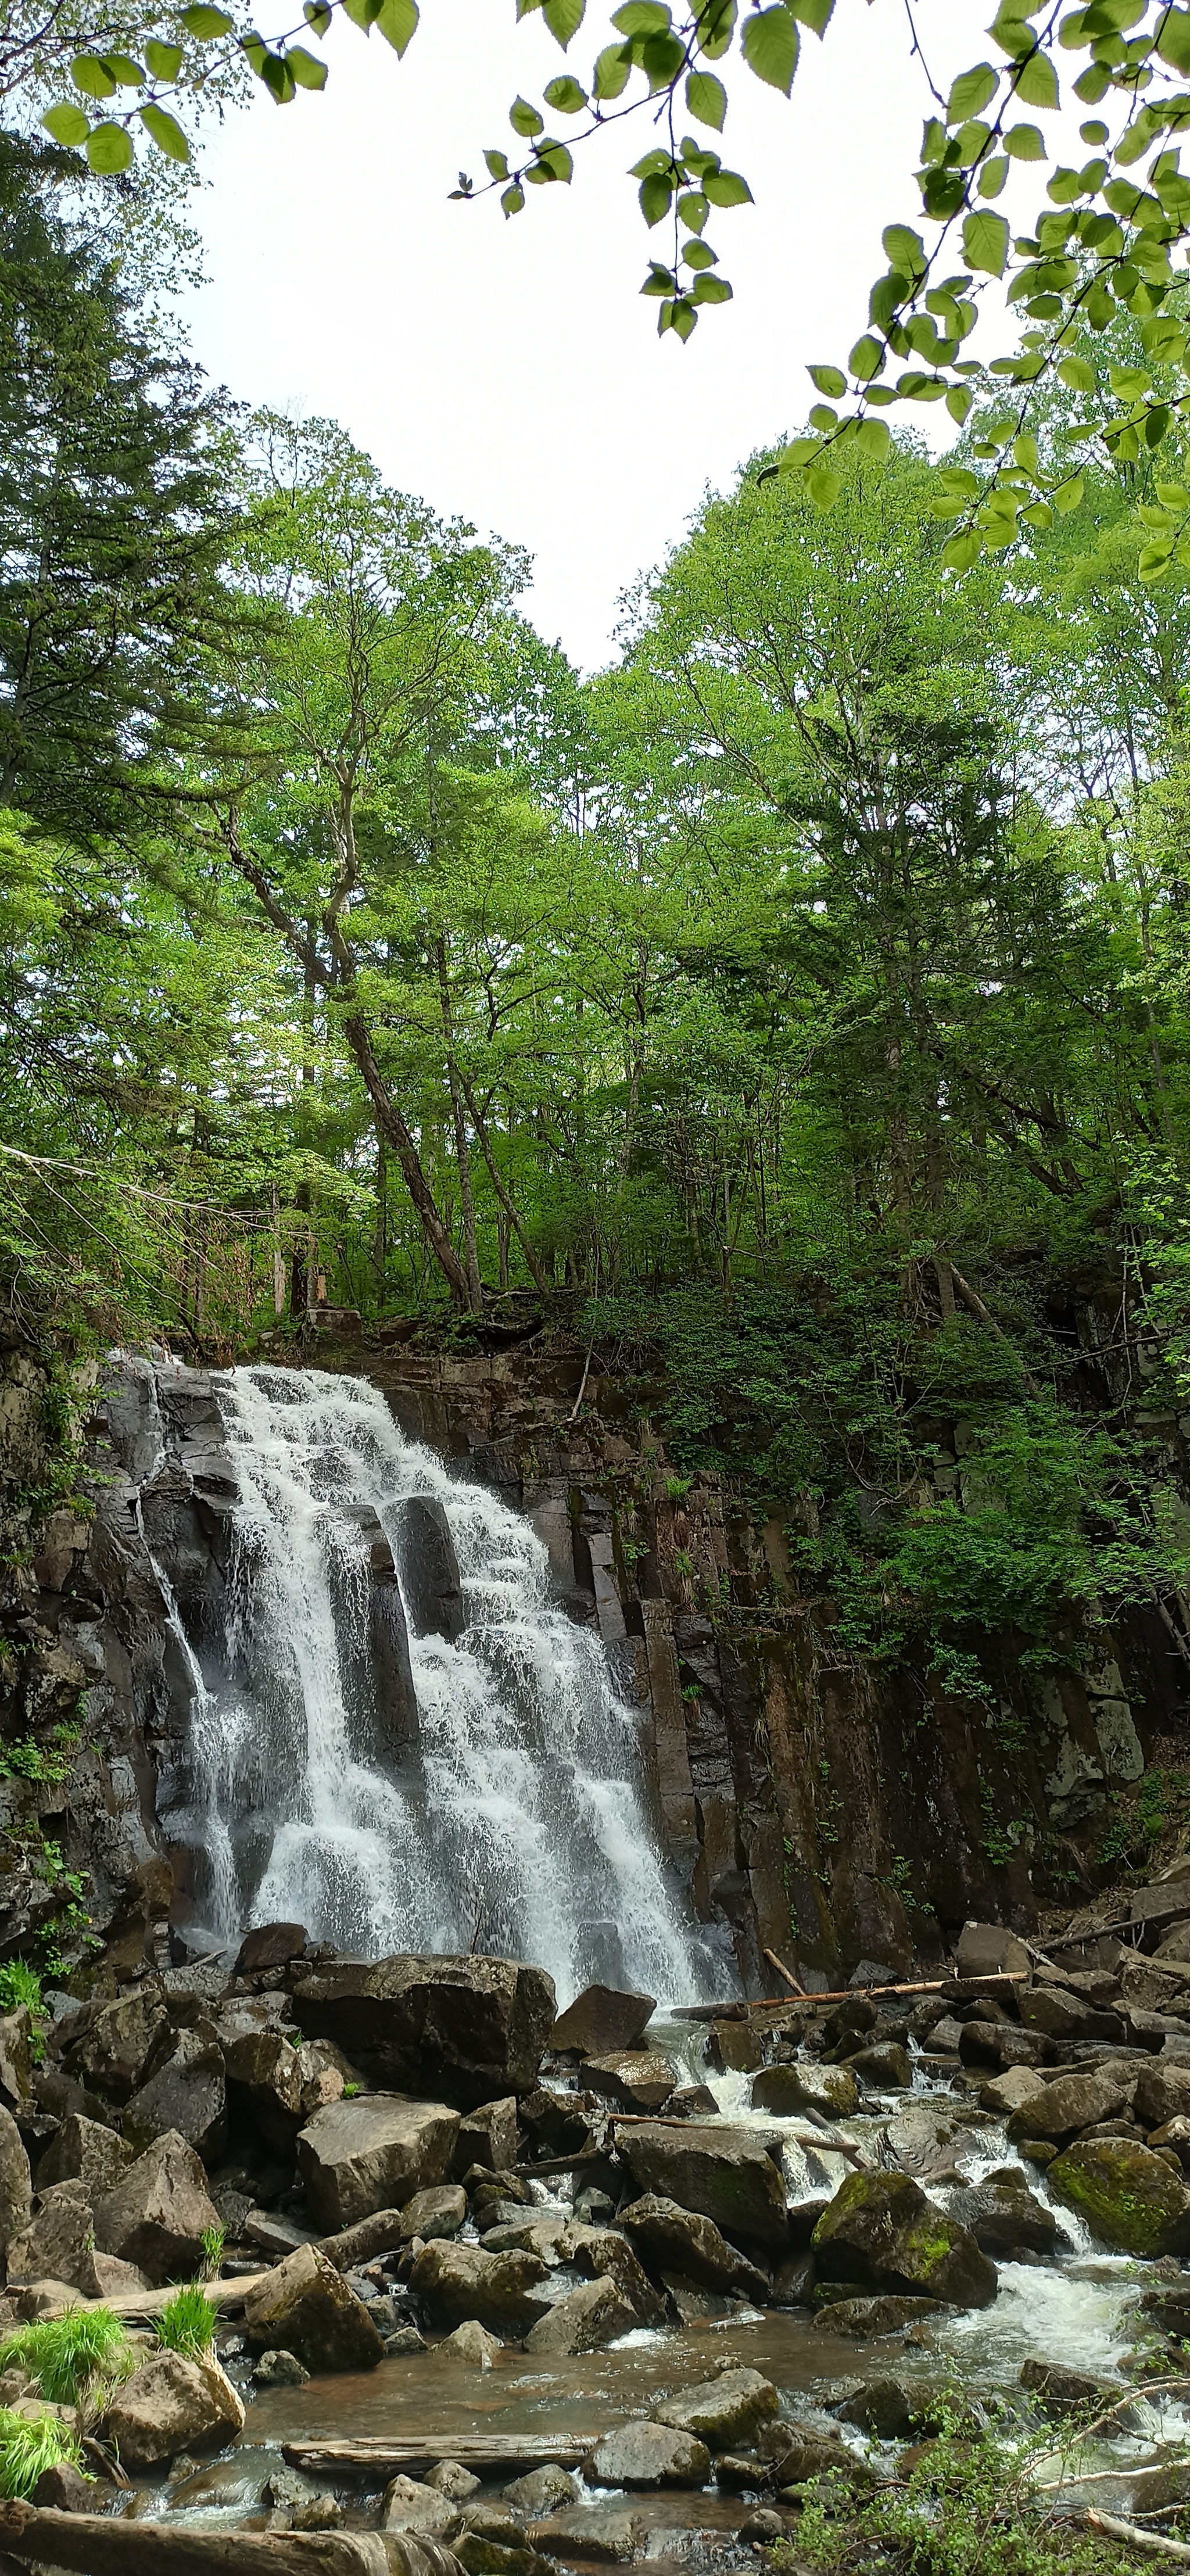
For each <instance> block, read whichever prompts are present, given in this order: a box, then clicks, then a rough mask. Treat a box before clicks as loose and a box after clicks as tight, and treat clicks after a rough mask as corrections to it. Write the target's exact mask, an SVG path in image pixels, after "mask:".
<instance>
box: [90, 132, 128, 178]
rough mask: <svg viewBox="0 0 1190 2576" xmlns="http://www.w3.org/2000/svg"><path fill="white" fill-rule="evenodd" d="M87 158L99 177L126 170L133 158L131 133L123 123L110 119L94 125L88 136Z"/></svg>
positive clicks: (110, 175) (108, 176) (111, 175)
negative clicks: (116, 123)
mask: <svg viewBox="0 0 1190 2576" xmlns="http://www.w3.org/2000/svg"><path fill="white" fill-rule="evenodd" d="M87 159H88V161H89V162H90V164H91V168H92V169H93V170H94V171H95V172H96V173H97V175H98V176H99V177H101V178H104V179H110V178H112V177H114V176H115V174H116V173H117V172H118V171H120V170H126V169H127V168H128V164H129V162H130V161H131V159H132V137H131V135H130V134H126V133H125V130H124V127H123V126H122V125H113V124H111V123H110V122H108V121H105V122H104V123H103V124H102V125H93V126H92V128H91V131H90V133H89V135H88V136H87Z"/></svg>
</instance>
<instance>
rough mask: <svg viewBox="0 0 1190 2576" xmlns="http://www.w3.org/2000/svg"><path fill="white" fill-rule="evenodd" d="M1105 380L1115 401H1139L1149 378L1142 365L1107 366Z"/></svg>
mask: <svg viewBox="0 0 1190 2576" xmlns="http://www.w3.org/2000/svg"><path fill="white" fill-rule="evenodd" d="M1107 380H1108V383H1109V384H1110V386H1111V389H1112V392H1113V393H1114V395H1115V397H1116V400H1117V402H1139V400H1140V397H1141V395H1142V394H1147V392H1148V390H1149V383H1150V378H1149V375H1148V371H1147V369H1146V368H1144V367H1109V368H1108V371H1107Z"/></svg>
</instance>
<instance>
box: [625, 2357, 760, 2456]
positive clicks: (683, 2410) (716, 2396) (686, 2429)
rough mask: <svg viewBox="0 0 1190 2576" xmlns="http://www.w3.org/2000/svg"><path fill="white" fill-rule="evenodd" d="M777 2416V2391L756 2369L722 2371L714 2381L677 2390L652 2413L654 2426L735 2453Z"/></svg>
mask: <svg viewBox="0 0 1190 2576" xmlns="http://www.w3.org/2000/svg"><path fill="white" fill-rule="evenodd" d="M776 2413H777V2391H776V2389H775V2388H774V2386H773V2383H772V2381H771V2379H764V2378H762V2377H761V2374H760V2372H759V2371H758V2370H723V2371H720V2373H719V2376H718V2378H717V2379H703V2380H699V2382H698V2383H697V2385H696V2386H695V2387H693V2388H680V2389H679V2390H678V2392H677V2395H676V2396H675V2397H667V2398H664V2399H663V2400H662V2401H661V2402H660V2403H659V2404H658V2405H656V2406H654V2407H653V2408H652V2410H651V2418H652V2421H653V2423H654V2424H668V2425H671V2426H672V2428H673V2430H674V2431H675V2432H678V2433H693V2434H694V2435H695V2436H696V2437H697V2439H698V2440H699V2441H700V2442H705V2443H706V2444H707V2445H708V2448H709V2449H711V2450H712V2451H734V2450H738V2449H739V2448H740V2447H741V2445H743V2444H745V2443H747V2442H748V2441H751V2440H753V2439H754V2438H755V2436H756V2433H757V2431H758V2429H759V2427H760V2426H761V2425H762V2424H764V2423H767V2422H768V2421H769V2419H770V2417H772V2416H774V2415H775V2414H776Z"/></svg>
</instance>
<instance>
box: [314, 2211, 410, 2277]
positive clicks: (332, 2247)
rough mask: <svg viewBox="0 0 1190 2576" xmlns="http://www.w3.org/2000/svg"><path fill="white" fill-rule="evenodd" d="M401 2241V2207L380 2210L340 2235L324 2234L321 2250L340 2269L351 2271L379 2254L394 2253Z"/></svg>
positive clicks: (337, 2269)
mask: <svg viewBox="0 0 1190 2576" xmlns="http://www.w3.org/2000/svg"><path fill="white" fill-rule="evenodd" d="M400 2242H401V2212H400V2210H399V2209H377V2210H374V2211H373V2213H372V2216H371V2217H370V2218H361V2219H359V2220H358V2221H357V2223H356V2225H355V2226H354V2227H345V2228H343V2229H342V2231H341V2233H340V2234H339V2235H337V2236H324V2237H323V2238H322V2241H321V2246H320V2251H321V2252H322V2253H323V2254H325V2255H326V2258H327V2261H328V2262H329V2263H333V2264H334V2267H335V2270H336V2272H350V2271H353V2270H354V2268H355V2266H356V2265H357V2264H359V2263H372V2262H374V2261H375V2259H376V2256H377V2255H378V2254H391V2253H392V2252H393V2251H394V2249H395V2247H396V2246H398V2245H399V2244H400Z"/></svg>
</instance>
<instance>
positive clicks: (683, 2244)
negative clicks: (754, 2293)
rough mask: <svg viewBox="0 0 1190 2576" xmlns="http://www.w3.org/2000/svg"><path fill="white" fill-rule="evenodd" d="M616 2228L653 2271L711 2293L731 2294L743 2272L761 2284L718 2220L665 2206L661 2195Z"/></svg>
mask: <svg viewBox="0 0 1190 2576" xmlns="http://www.w3.org/2000/svg"><path fill="white" fill-rule="evenodd" d="M616 2224H617V2226H618V2227H622V2228H623V2230H624V2233H625V2235H626V2236H628V2237H630V2238H631V2240H632V2243H633V2245H634V2246H635V2247H636V2250H637V2252H638V2254H640V2255H641V2256H642V2257H643V2259H644V2261H645V2262H646V2263H647V2264H648V2266H649V2268H650V2270H652V2271H655V2272H681V2273H683V2274H684V2275H685V2277H686V2279H687V2280H689V2281H701V2282H702V2283H703V2285H704V2287H705V2288H706V2289H708V2290H726V2289H729V2288H730V2287H731V2285H732V2283H733V2282H734V2281H736V2280H738V2278H739V2276H740V2273H741V2272H747V2273H748V2275H749V2277H750V2281H754V2280H755V2278H756V2275H755V2272H754V2269H753V2266H752V2264H750V2263H745V2262H744V2261H743V2259H742V2257H741V2256H740V2255H739V2254H737V2252H736V2249H735V2247H734V2245H729V2244H728V2243H727V2240H726V2238H725V2237H724V2236H722V2235H721V2234H720V2232H719V2229H718V2228H717V2227H716V2225H715V2223H714V2220H713V2219H710V2218H703V2217H702V2216H701V2214H700V2213H699V2212H698V2211H697V2210H693V2209H682V2208H680V2207H679V2204H678V2202H677V2201H676V2200H663V2199H662V2198H661V2197H660V2195H659V2194H658V2193H657V2192H647V2193H646V2194H645V2196H644V2198H643V2199H641V2200H634V2201H631V2202H630V2203H629V2205H628V2207H627V2209H622V2210H621V2211H620V2214H619V2217H618V2219H617V2221H616Z"/></svg>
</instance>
